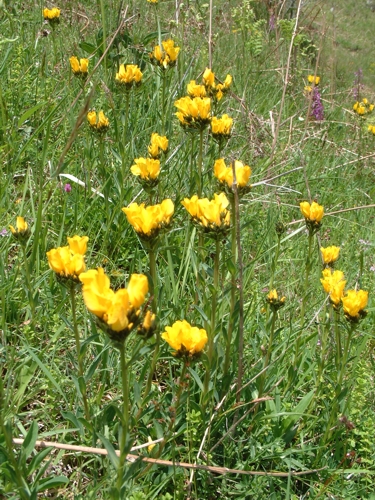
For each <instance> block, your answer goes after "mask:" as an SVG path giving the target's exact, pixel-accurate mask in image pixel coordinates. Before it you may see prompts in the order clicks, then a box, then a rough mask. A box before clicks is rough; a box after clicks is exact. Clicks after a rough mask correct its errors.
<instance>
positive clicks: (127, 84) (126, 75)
mask: <svg viewBox="0 0 375 500" xmlns="http://www.w3.org/2000/svg"><path fill="white" fill-rule="evenodd" d="M142 77H143V73H142V72H141V70H140V69H139V67H138V66H137V65H136V64H127V65H126V66H125V65H124V64H121V65H120V69H119V71H118V73H116V82H117V83H118V84H120V85H122V86H124V88H125V89H126V90H129V89H131V88H132V86H133V85H140V84H141V83H142Z"/></svg>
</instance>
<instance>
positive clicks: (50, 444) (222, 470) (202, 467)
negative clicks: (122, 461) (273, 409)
mask: <svg viewBox="0 0 375 500" xmlns="http://www.w3.org/2000/svg"><path fill="white" fill-rule="evenodd" d="M159 441H161V440H160V439H157V440H156V441H152V443H157V442H159ZM23 442H24V439H17V438H15V439H13V443H14V444H22V443H23ZM152 443H151V442H150V443H147V444H145V445H142V446H149V445H150V444H152ZM35 447H37V448H48V447H52V448H57V449H60V450H68V451H76V452H84V453H95V454H97V455H108V452H107V450H106V449H104V448H91V447H89V446H74V445H71V444H62V443H56V442H53V441H39V440H38V441H36V442H35ZM132 449H134V448H132ZM119 454H120V452H119V451H118V450H116V455H119ZM127 460H129V461H130V462H135V461H136V460H141V461H142V462H146V463H149V464H155V465H165V466H167V467H183V468H184V469H196V470H206V471H209V472H214V473H215V474H244V475H249V476H271V477H289V476H304V475H307V474H315V473H316V472H319V471H321V470H324V469H325V468H326V467H323V468H321V469H311V470H306V471H291V472H264V471H250V470H241V469H228V468H227V467H215V466H211V465H199V464H189V463H186V462H171V461H170V460H161V459H158V458H150V457H141V456H138V455H132V454H130V453H129V454H128V455H127Z"/></svg>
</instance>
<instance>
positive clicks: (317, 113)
mask: <svg viewBox="0 0 375 500" xmlns="http://www.w3.org/2000/svg"><path fill="white" fill-rule="evenodd" d="M310 116H311V118H314V119H315V120H316V121H319V122H320V121H322V120H324V108H323V103H322V101H321V98H320V93H319V90H318V89H317V87H314V91H313V96H312V102H311V115H310Z"/></svg>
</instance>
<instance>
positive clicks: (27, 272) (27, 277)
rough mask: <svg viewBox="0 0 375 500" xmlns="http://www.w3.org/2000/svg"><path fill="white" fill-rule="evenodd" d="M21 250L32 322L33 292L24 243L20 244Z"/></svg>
mask: <svg viewBox="0 0 375 500" xmlns="http://www.w3.org/2000/svg"><path fill="white" fill-rule="evenodd" d="M21 248H22V253H23V262H24V269H25V277H26V285H27V289H28V292H29V304H30V308H31V319H32V320H34V318H35V301H34V291H33V287H32V284H31V276H30V270H29V261H28V259H27V253H26V245H25V244H24V243H21Z"/></svg>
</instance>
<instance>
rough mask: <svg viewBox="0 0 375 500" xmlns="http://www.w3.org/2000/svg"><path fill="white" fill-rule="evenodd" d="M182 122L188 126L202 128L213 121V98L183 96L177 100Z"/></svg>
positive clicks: (177, 114)
mask: <svg viewBox="0 0 375 500" xmlns="http://www.w3.org/2000/svg"><path fill="white" fill-rule="evenodd" d="M174 105H175V106H176V108H177V109H178V112H177V113H176V116H177V118H178V119H179V120H180V124H181V125H182V126H183V127H187V128H192V129H194V128H197V129H202V128H204V127H205V126H206V125H208V124H209V123H210V121H211V99H210V98H209V97H194V98H191V97H188V96H187V97H182V98H181V99H178V100H177V101H175V103H174Z"/></svg>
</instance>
